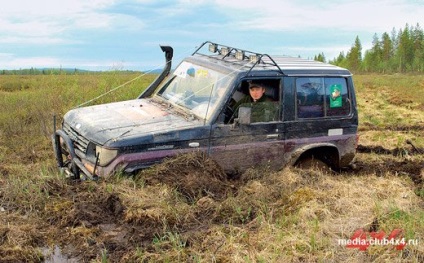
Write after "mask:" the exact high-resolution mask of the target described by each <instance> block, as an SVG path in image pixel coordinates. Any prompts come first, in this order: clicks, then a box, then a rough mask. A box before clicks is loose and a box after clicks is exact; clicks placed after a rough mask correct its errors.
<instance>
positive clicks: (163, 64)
mask: <svg viewBox="0 0 424 263" xmlns="http://www.w3.org/2000/svg"><path fill="white" fill-rule="evenodd" d="M192 52H193V50H192V49H190V50H187V51H186V52H183V53H182V54H181V55H179V56H178V57H177V59H176V60H177V61H179V60H182V59H183V58H184V57H186V56H187V55H188V54H191V53H192ZM164 66H165V63H162V64H160V65H157V66H156V67H155V68H153V69H152V70H149V71H147V72H144V73H142V74H140V75H138V76H137V77H135V78H133V79H131V80H129V81H127V82H125V83H123V84H121V85H118V86H117V87H114V88H113V89H111V90H109V91H107V92H105V93H103V94H100V95H99V96H97V97H95V98H92V99H90V100H88V101H86V102H83V103H81V104H79V105H77V106H76V107H74V109H75V108H80V107H82V106H86V105H87V104H90V103H92V102H93V101H96V100H98V99H100V98H102V97H104V96H106V95H108V94H110V93H112V92H114V91H116V90H118V89H120V88H122V87H124V86H126V85H128V84H130V83H132V82H134V81H136V80H138V79H139V78H142V77H144V76H146V75H147V74H150V73H152V72H154V71H156V70H158V69H161V68H163V67H164Z"/></svg>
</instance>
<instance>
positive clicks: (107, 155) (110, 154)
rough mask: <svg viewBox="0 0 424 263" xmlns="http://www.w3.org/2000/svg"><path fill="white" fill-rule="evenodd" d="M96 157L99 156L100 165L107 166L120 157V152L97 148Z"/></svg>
mask: <svg viewBox="0 0 424 263" xmlns="http://www.w3.org/2000/svg"><path fill="white" fill-rule="evenodd" d="M96 155H97V156H99V160H98V162H99V165H100V166H105V165H107V164H108V163H110V162H111V161H112V160H113V159H115V157H116V156H117V155H118V150H114V149H106V148H103V147H101V146H96Z"/></svg>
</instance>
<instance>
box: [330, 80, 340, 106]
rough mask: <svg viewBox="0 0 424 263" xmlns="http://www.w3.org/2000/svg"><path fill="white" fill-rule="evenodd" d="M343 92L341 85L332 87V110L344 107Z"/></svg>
mask: <svg viewBox="0 0 424 263" xmlns="http://www.w3.org/2000/svg"><path fill="white" fill-rule="evenodd" d="M341 90H342V86H341V85H340V84H335V85H332V86H331V87H330V108H339V107H341V106H342V96H341Z"/></svg>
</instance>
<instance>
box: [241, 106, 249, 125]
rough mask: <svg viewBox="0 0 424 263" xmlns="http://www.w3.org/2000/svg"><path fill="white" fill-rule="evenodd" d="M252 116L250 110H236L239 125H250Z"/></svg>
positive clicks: (247, 108) (246, 108)
mask: <svg viewBox="0 0 424 263" xmlns="http://www.w3.org/2000/svg"><path fill="white" fill-rule="evenodd" d="M251 114H252V108H250V107H240V108H239V110H238V123H239V124H250V116H251Z"/></svg>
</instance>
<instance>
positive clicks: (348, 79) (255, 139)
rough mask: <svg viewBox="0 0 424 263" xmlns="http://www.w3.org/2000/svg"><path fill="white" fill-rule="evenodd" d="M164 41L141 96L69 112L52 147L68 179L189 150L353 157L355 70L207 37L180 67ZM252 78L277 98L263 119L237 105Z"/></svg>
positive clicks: (277, 161)
mask: <svg viewBox="0 0 424 263" xmlns="http://www.w3.org/2000/svg"><path fill="white" fill-rule="evenodd" d="M161 48H162V51H163V52H165V57H166V66H165V68H164V69H163V72H162V73H161V74H160V75H159V76H158V77H157V79H156V80H155V81H154V82H153V83H152V84H151V85H150V86H148V87H147V88H146V89H145V90H144V91H143V92H142V93H141V94H140V96H139V97H138V98H136V99H133V100H129V101H122V102H114V103H108V104H102V105H95V106H89V107H81V108H77V109H73V110H71V111H69V112H68V113H66V115H65V116H64V120H63V124H62V128H61V129H58V130H56V131H55V133H54V135H53V145H54V150H55V155H56V159H57V163H58V166H59V167H60V169H62V170H64V171H65V172H66V173H67V174H68V175H69V176H72V177H80V176H83V177H85V178H97V177H98V176H108V175H110V174H113V173H115V172H117V171H123V172H128V173H131V172H134V171H137V170H140V169H143V168H146V167H149V166H151V165H153V164H155V163H158V162H160V161H161V160H163V159H164V158H166V157H171V156H174V155H177V154H180V153H185V152H189V151H201V152H204V153H206V154H207V155H208V156H209V157H211V158H213V159H214V160H215V161H216V162H217V163H218V164H219V165H221V167H222V168H223V169H224V170H225V171H228V172H231V171H243V170H245V169H247V168H249V167H256V166H260V165H267V166H269V167H272V168H274V169H280V168H282V167H283V166H285V165H294V164H296V163H299V162H300V161H302V160H304V159H308V158H312V157H313V158H315V159H319V160H321V161H323V162H325V163H326V164H327V165H329V166H331V167H333V168H341V167H345V166H348V165H349V164H350V163H351V162H352V160H353V158H354V155H355V151H356V144H357V126H358V114H357V108H356V100H355V91H354V85H353V82H352V75H351V73H350V72H349V71H348V70H347V69H343V68H340V67H336V66H333V65H329V64H326V63H321V62H317V61H310V60H304V59H300V58H290V57H284V56H270V55H267V54H260V53H256V52H250V51H246V50H242V49H239V48H233V47H229V46H223V45H220V44H216V43H211V42H209V41H208V42H205V43H203V44H202V45H201V46H200V47H199V48H198V49H197V50H196V51H195V52H194V53H193V54H192V55H191V56H189V57H187V58H185V59H184V60H183V61H182V62H181V63H180V64H179V65H178V66H177V67H176V68H175V70H173V71H172V73H171V61H172V56H173V49H172V48H171V47H169V46H161ZM252 83H259V85H261V86H262V87H264V88H265V94H264V95H265V96H267V99H266V103H269V105H271V107H268V108H266V109H267V110H265V111H262V112H261V113H260V115H261V114H263V115H266V117H264V119H258V118H253V116H254V115H255V111H256V108H257V107H256V106H255V105H254V103H246V104H241V105H239V106H238V107H236V108H235V107H234V105H237V102H238V101H240V100H241V99H242V98H243V97H244V96H248V95H249V85H252ZM260 109H262V110H263V109H264V108H263V107H260ZM256 115H258V114H257V113H256Z"/></svg>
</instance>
